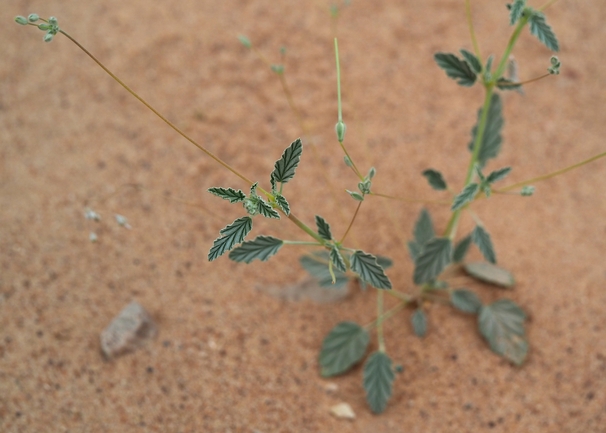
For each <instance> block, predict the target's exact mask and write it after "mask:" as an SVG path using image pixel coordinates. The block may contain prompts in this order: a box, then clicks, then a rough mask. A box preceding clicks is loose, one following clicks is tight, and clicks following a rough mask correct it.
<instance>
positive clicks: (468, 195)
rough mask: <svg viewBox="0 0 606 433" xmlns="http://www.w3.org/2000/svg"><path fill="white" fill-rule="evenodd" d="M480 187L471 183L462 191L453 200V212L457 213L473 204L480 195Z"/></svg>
mask: <svg viewBox="0 0 606 433" xmlns="http://www.w3.org/2000/svg"><path fill="white" fill-rule="evenodd" d="M479 188H480V185H478V184H477V183H470V184H469V185H467V186H466V187H465V188H463V191H461V192H460V193H459V194H458V195H457V196H456V197H455V198H454V200H453V202H452V207H451V208H450V209H451V210H453V211H455V210H458V209H461V208H462V207H463V206H465V205H466V204H467V203H471V202H472V201H473V199H474V198H475V196H476V194H477V193H478V189H479Z"/></svg>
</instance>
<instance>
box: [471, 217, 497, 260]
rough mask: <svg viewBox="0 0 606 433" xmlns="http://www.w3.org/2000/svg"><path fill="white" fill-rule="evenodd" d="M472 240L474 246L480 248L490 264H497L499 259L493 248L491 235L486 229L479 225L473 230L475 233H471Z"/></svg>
mask: <svg viewBox="0 0 606 433" xmlns="http://www.w3.org/2000/svg"><path fill="white" fill-rule="evenodd" d="M471 240H472V241H473V243H474V244H476V245H477V246H478V248H479V249H480V252H481V253H482V255H483V256H484V258H485V259H486V260H487V261H489V262H490V263H496V262H497V257H496V254H495V252H494V248H493V246H492V241H491V240H490V235H489V234H488V232H487V231H486V229H485V228H484V227H482V226H479V225H478V226H476V228H475V229H473V232H471Z"/></svg>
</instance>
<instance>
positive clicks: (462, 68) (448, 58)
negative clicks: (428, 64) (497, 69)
mask: <svg viewBox="0 0 606 433" xmlns="http://www.w3.org/2000/svg"><path fill="white" fill-rule="evenodd" d="M433 57H434V59H435V61H436V63H437V64H438V66H439V67H440V68H442V69H444V71H445V72H446V75H448V76H449V77H450V78H452V79H453V80H457V79H458V80H459V81H457V83H458V84H459V85H461V86H467V87H469V86H473V83H475V81H476V74H475V72H473V71H472V70H471V68H470V67H469V64H467V62H466V61H464V60H461V59H459V58H458V57H457V56H455V55H454V54H450V53H436V54H435V55H434V56H433Z"/></svg>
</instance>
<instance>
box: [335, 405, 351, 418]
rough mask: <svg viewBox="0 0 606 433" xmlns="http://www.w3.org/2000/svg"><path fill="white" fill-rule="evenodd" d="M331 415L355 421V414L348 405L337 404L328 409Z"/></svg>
mask: <svg viewBox="0 0 606 433" xmlns="http://www.w3.org/2000/svg"><path fill="white" fill-rule="evenodd" d="M330 413H332V414H333V415H334V416H336V417H337V418H342V419H356V414H355V413H354V411H353V409H352V408H351V406H350V405H349V404H348V403H339V404H336V405H334V406H333V407H331V408H330Z"/></svg>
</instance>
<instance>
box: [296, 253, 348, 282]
mask: <svg viewBox="0 0 606 433" xmlns="http://www.w3.org/2000/svg"><path fill="white" fill-rule="evenodd" d="M329 260H330V258H329V254H328V251H326V250H323V251H319V252H315V253H313V254H310V255H305V256H301V258H300V259H299V263H300V264H301V266H302V267H303V269H305V270H306V271H307V272H309V274H310V275H311V276H312V277H314V278H315V279H316V280H318V284H319V285H320V287H333V288H335V289H337V288H340V287H343V286H344V285H345V284H346V283H347V282H348V281H349V278H348V277H347V276H346V275H345V274H344V273H343V272H341V271H339V270H338V269H334V270H333V271H334V274H335V277H336V281H335V283H334V284H333V283H332V276H331V275H330V272H329V271H328V261H329Z"/></svg>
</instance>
